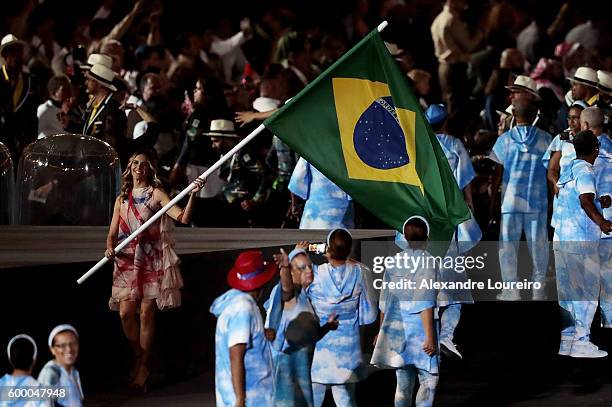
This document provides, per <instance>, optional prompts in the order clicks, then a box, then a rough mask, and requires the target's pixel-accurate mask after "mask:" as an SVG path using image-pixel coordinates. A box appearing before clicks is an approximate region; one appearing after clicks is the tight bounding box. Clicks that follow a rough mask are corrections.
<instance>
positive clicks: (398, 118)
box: [332, 78, 423, 191]
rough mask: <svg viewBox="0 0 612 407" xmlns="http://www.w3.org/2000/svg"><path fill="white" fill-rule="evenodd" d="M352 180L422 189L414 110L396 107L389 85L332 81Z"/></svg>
mask: <svg viewBox="0 0 612 407" xmlns="http://www.w3.org/2000/svg"><path fill="white" fill-rule="evenodd" d="M332 84H333V91H334V102H335V106H336V115H337V118H338V128H339V130H340V140H341V144H342V152H343V155H344V161H345V163H346V169H347V173H348V176H349V178H351V179H359V180H368V181H386V182H399V183H403V184H409V185H414V186H417V187H419V188H420V189H421V191H422V190H423V186H422V183H421V180H420V179H419V176H418V174H417V171H416V166H415V164H416V141H415V126H416V124H415V121H416V114H415V112H413V111H411V110H408V109H402V108H398V107H395V106H394V104H393V99H392V98H391V92H390V90H389V87H388V86H387V84H385V83H381V82H373V81H369V80H366V79H356V78H333V79H332Z"/></svg>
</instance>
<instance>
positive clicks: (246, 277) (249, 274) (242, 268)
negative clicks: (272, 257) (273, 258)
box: [227, 250, 276, 291]
mask: <svg viewBox="0 0 612 407" xmlns="http://www.w3.org/2000/svg"><path fill="white" fill-rule="evenodd" d="M275 274H276V265H275V264H274V263H270V262H264V261H263V253H262V252H260V251H259V250H249V251H246V252H242V253H240V255H239V256H238V258H236V261H235V262H234V267H232V269H231V270H230V271H229V273H228V274H227V283H228V284H229V285H230V287H232V288H235V289H237V290H240V291H253V290H257V289H258V288H260V287H262V286H264V285H265V284H266V283H267V282H268V281H270V280H271V279H272V278H273V277H274V275H275Z"/></svg>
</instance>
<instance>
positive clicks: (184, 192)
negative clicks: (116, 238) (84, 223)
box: [77, 124, 266, 284]
mask: <svg viewBox="0 0 612 407" xmlns="http://www.w3.org/2000/svg"><path fill="white" fill-rule="evenodd" d="M265 128H266V127H265V126H264V125H263V124H260V125H259V126H258V127H257V128H256V129H255V130H253V131H252V132H251V133H250V134H249V135H248V136H246V137H245V138H244V139H243V140H241V141H240V143H238V144H236V145H235V146H234V148H232V149H231V150H230V151H228V152H227V153H225V155H224V156H223V157H221V158H220V159H219V161H217V162H216V163H214V164H213V165H212V166H211V167H210V168H209V169H207V170H206V171H205V172H204V173H203V174H201V175H200V176H199V177H198V178H200V179H201V180H205V179H206V178H207V177H208V176H209V175H210V174H211V173H213V172H214V171H215V170H216V169H217V168H219V167H220V166H221V165H222V164H223V163H224V162H226V161H227V160H229V159H230V158H231V157H232V156H233V155H234V154H236V153H237V152H238V151H240V149H242V147H244V146H245V145H246V144H247V143H248V142H249V141H251V140H253V138H255V136H257V135H258V134H259V133H261V132H262V130H264V129H265ZM193 188H195V185H194V184H193V183H191V184H189V185H188V186H187V188H185V189H183V190H182V191H181V192H180V193H179V194H178V195H177V196H175V197H174V198H173V199H172V200H171V201H170V202H168V203H167V204H166V205H165V206H164V207H163V208H161V209H160V210H159V211H157V213H155V214H154V215H153V216H151V218H149V220H148V221H146V222H145V223H143V224H142V225H141V226H140V227H139V228H138V229H136V230H135V231H134V232H132V234H131V235H129V236H128V237H127V238H126V239H125V240H124V241H122V242H121V243H119V244H118V245H117V247H115V253H118V252H120V251H121V250H123V248H124V247H125V246H127V244H128V243H130V242H131V241H132V240H134V238H135V237H136V236H138V235H139V234H140V233H142V232H143V231H144V230H145V229H146V228H148V227H149V226H151V224H152V223H153V222H155V221H156V220H157V219H159V218H160V217H161V216H162V215H163V214H164V213H166V212H167V211H168V209H170V208H172V207H173V206H174V205H175V204H176V203H177V202H179V201H180V200H181V199H183V197H184V196H185V195H187V194H188V193H189V192H191V190H192V189H193ZM107 261H108V258H107V257H103V258H102V259H100V261H98V262H97V263H96V264H95V265H94V266H93V267H92V268H90V269H89V271H88V272H87V273H85V274H83V275H82V276H81V278H79V279H78V280H77V283H79V284H82V283H83V281H85V280H87V279H88V278H89V277H90V276H91V275H92V274H93V273H95V272H96V271H98V270H99V269H100V268H101V267H102V266H104V265H105V264H106V262H107Z"/></svg>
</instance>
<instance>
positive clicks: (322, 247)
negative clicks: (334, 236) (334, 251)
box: [308, 243, 327, 254]
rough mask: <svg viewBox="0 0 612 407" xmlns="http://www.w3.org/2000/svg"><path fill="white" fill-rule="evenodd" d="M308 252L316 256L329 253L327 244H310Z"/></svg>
mask: <svg viewBox="0 0 612 407" xmlns="http://www.w3.org/2000/svg"><path fill="white" fill-rule="evenodd" d="M308 251H309V252H311V253H315V254H323V253H325V252H326V251H327V243H310V244H309V245H308Z"/></svg>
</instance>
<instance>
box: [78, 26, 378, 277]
mask: <svg viewBox="0 0 612 407" xmlns="http://www.w3.org/2000/svg"><path fill="white" fill-rule="evenodd" d="M388 25H389V23H388V22H387V21H386V20H385V21H383V22H382V23H380V24H379V25H378V27H377V28H376V29H377V30H378V32H381V31H382V30H384V29H385V28H387V26H388ZM263 129H265V126H264V125H263V124H260V125H259V127H257V128H256V129H255V130H253V131H252V132H251V133H250V134H249V135H248V136H246V137H245V138H244V139H243V140H242V141H241V142H240V143H238V144H236V146H235V147H234V148H232V149H231V150H230V151H229V152H227V153H226V154H225V155H224V156H223V157H221V159H219V161H217V162H216V163H215V164H213V166H212V167H210V168H209V169H208V170H206V171H205V172H204V173H203V174H202V175H200V176H199V177H198V178H200V179H202V180H205V179H206V177H208V176H209V175H210V174H211V173H212V172H213V171H215V170H216V169H217V168H219V167H220V166H221V164H223V163H224V162H225V161H227V160H229V159H230V157H232V156H233V155H234V154H235V153H237V152H238V151H239V150H240V149H241V148H242V147H244V146H245V145H246V144H247V143H248V142H249V141H251V140H252V139H253V138H254V137H255V136H257V135H258V134H259V133H261V131H262V130H263ZM193 188H194V185H193V184H189V186H187V188H185V189H184V190H183V191H181V193H180V194H178V195H177V196H175V197H174V199H172V200H171V201H170V202H168V204H166V206H164V207H163V208H161V209H160V210H159V211H158V212H157V213H156V214H155V215H153V216H152V217H151V218H150V219H149V220H148V221H146V222H145V223H144V224H143V225H142V226H140V227H139V228H138V229H136V230H135V231H134V232H133V233H132V234H131V235H129V236H128V237H127V238H126V239H125V240H124V241H123V242H121V243H120V244H119V245H117V247H115V253H117V252H120V251H121V250H122V249H123V248H124V247H125V246H127V244H128V243H129V242H131V241H132V240H133V239H134V238H135V237H136V236H138V235H139V234H140V233H142V231H143V230H145V229H146V228H148V227H149V226H150V225H151V224H152V223H153V222H155V221H156V220H157V219H159V217H161V216H162V215H163V214H164V213H166V212H167V211H168V209H170V208H171V207H172V206H174V205H175V204H176V203H177V202H178V201H180V200H181V199H182V198H183V197H184V196H185V195H187V194H188V193H189V192H190V191H191V190H192V189H193ZM107 261H108V258H106V257H103V258H102V259H100V261H98V262H97V263H96V264H95V265H94V266H93V267H92V268H90V269H89V271H88V272H87V273H85V274H83V275H82V276H81V278H79V279H78V280H77V282H78V283H79V284H82V283H83V281H85V280H87V279H88V278H89V277H90V276H91V275H92V274H93V273H95V272H96V271H98V269H100V268H101V267H102V266H103V265H105V264H106V262H107Z"/></svg>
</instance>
